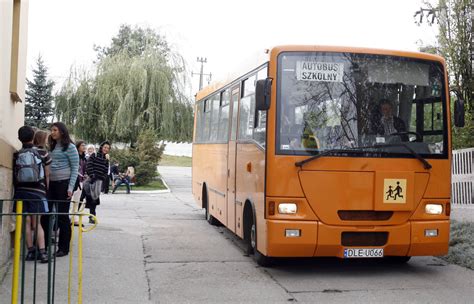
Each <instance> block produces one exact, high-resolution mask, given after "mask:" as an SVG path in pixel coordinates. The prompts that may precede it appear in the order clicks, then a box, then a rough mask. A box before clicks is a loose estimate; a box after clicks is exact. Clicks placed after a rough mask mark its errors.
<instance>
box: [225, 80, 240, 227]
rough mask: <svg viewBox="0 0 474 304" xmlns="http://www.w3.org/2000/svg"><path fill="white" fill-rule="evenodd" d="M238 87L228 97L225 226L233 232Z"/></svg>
mask: <svg viewBox="0 0 474 304" xmlns="http://www.w3.org/2000/svg"><path fill="white" fill-rule="evenodd" d="M239 97H240V88H239V86H236V87H234V88H232V91H231V97H230V107H231V113H232V115H231V117H230V121H229V123H230V128H229V145H228V150H227V155H228V157H227V196H226V197H227V228H229V229H230V230H232V231H233V232H235V231H236V230H235V210H236V206H235V204H236V202H235V163H236V153H237V142H236V141H237V127H238V126H237V122H238V111H239Z"/></svg>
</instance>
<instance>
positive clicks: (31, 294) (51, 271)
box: [0, 200, 98, 303]
mask: <svg viewBox="0 0 474 304" xmlns="http://www.w3.org/2000/svg"><path fill="white" fill-rule="evenodd" d="M6 201H13V200H0V211H2V210H3V204H4V202H6ZM28 201H33V200H28ZM38 202H39V200H38ZM49 203H50V204H51V205H52V210H50V212H48V213H24V212H23V201H21V200H18V201H16V202H15V211H16V212H10V213H0V216H2V217H13V218H14V219H15V238H14V250H13V263H12V264H13V267H12V275H11V303H18V302H20V303H25V302H26V303H36V301H38V302H40V303H45V302H46V303H54V302H55V296H56V294H57V292H60V293H61V295H62V296H64V294H65V288H61V290H60V291H58V290H57V289H56V288H55V287H56V278H57V276H56V274H57V271H58V269H57V263H56V259H57V257H56V254H55V253H56V252H57V249H58V247H57V240H58V229H57V223H58V216H60V215H63V216H64V215H67V216H68V217H69V218H70V219H71V220H70V222H71V240H70V244H69V254H68V256H69V265H68V270H67V271H68V275H67V301H68V303H71V302H76V303H82V259H83V255H82V249H83V240H82V236H83V233H84V232H89V231H91V230H93V229H94V228H95V227H96V226H97V224H98V221H97V218H96V217H95V216H93V215H91V214H86V213H84V212H83V210H73V212H68V213H61V212H56V210H58V208H57V206H58V204H61V203H66V202H65V201H49ZM72 205H73V206H77V204H72ZM84 216H87V217H91V218H92V219H93V222H94V224H92V225H88V226H85V225H83V217H84ZM41 217H45V219H43V222H44V223H48V225H47V227H48V230H47V231H45V236H47V238H46V239H45V254H46V257H47V260H46V258H45V256H44V255H41V252H40V251H39V248H38V246H37V237H38V231H39V230H38V227H39V225H41V223H40V219H41ZM76 219H77V221H78V223H79V225H78V226H77V227H76V226H74V222H75V220H76ZM26 223H28V224H29V225H30V229H28V228H27V225H26ZM32 223H34V224H33V225H32ZM27 231H28V232H30V235H31V238H32V244H33V245H34V251H30V252H28V250H27V247H26V246H27V245H26V243H27ZM76 234H77V246H76V248H75V246H74V245H75V241H76ZM75 251H76V252H77V261H74V258H75V257H74V252H75ZM27 260H28V261H27ZM30 263H31V264H30ZM40 263H41V264H47V265H46V269H45V267H43V266H39V265H38V264H40ZM76 263H77V264H76ZM74 266H76V268H75V267H74ZM61 271H64V270H63V269H62V270H61ZM74 274H75V276H74ZM45 278H46V280H45ZM39 283H42V284H39ZM73 283H74V284H73ZM76 284H77V285H76ZM45 289H46V291H45ZM73 291H75V292H73ZM73 293H74V294H73ZM4 300H5V298H4V299H2V303H4V302H3V301H4ZM60 302H63V301H62V300H61V301H60Z"/></svg>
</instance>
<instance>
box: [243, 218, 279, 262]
mask: <svg viewBox="0 0 474 304" xmlns="http://www.w3.org/2000/svg"><path fill="white" fill-rule="evenodd" d="M248 245H249V246H250V248H251V251H253V258H254V260H255V261H256V262H257V264H258V265H260V266H262V267H270V266H272V264H273V259H272V258H270V257H267V256H264V255H263V254H261V253H260V252H258V250H257V227H256V224H255V223H254V222H253V219H252V225H251V226H250V237H249V244H248Z"/></svg>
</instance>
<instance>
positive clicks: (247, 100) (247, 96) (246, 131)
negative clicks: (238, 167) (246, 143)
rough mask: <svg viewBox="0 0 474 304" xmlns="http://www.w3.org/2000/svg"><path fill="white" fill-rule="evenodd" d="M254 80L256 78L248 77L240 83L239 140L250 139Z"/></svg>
mask: <svg viewBox="0 0 474 304" xmlns="http://www.w3.org/2000/svg"><path fill="white" fill-rule="evenodd" d="M255 80H256V76H255V75H253V76H250V77H249V78H247V79H246V80H244V81H243V82H242V87H243V88H242V98H241V99H240V112H239V134H238V138H239V139H252V137H253V120H254V116H255V115H254V113H255Z"/></svg>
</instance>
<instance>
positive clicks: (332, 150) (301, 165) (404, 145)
mask: <svg viewBox="0 0 474 304" xmlns="http://www.w3.org/2000/svg"><path fill="white" fill-rule="evenodd" d="M390 147H404V148H405V149H406V150H407V151H408V152H410V154H411V155H413V156H415V158H416V159H418V160H419V161H420V162H421V163H422V164H423V167H424V168H425V169H431V168H432V167H433V166H431V164H430V163H429V162H428V161H427V160H426V159H424V158H423V157H421V155H420V154H418V153H416V152H415V151H414V150H413V149H412V148H410V147H409V146H407V145H406V144H404V143H399V144H386V145H375V146H364V147H354V148H350V149H330V150H326V151H324V152H322V153H319V154H317V155H314V156H311V157H309V158H307V159H305V160H302V161H299V162H296V163H295V166H297V167H303V165H304V164H306V163H308V162H310V161H313V160H315V159H318V158H320V157H322V156H326V155H329V154H332V153H344V152H356V151H361V152H369V151H364V149H381V148H390Z"/></svg>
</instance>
